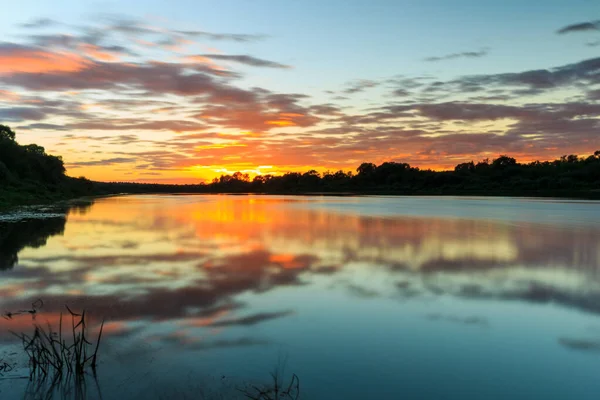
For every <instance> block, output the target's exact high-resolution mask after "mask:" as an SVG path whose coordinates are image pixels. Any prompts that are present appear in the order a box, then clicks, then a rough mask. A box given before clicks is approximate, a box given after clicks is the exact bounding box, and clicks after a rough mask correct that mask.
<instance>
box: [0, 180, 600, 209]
mask: <svg viewBox="0 0 600 400" xmlns="http://www.w3.org/2000/svg"><path fill="white" fill-rule="evenodd" d="M166 186H168V187H169V188H170V189H172V188H173V186H174V185H166ZM185 189H187V190H185ZM0 194H2V191H0ZM131 195H230V196H248V195H255V196H315V197H318V196H326V197H327V196H332V197H335V196H338V197H361V196H366V197H369V196H390V197H403V196H404V197H419V196H424V197H465V198H468V197H490V198H493V197H514V198H539V199H550V198H556V199H565V200H567V199H571V200H596V201H600V190H589V191H577V192H574V191H527V192H517V191H501V190H498V191H487V192H483V191H455V190H446V191H442V190H438V191H433V190H432V191H419V192H416V191H413V192H403V191H389V190H373V191H343V192H342V191H340V192H335V191H327V192H312V191H306V192H302V191H287V192H208V191H190V190H189V188H184V190H173V191H161V190H158V191H156V190H155V191H131V192H118V193H101V194H100V193H99V194H89V195H86V196H75V197H67V196H60V195H59V196H56V197H40V198H35V197H31V196H27V195H25V197H24V196H19V195H18V194H16V195H15V196H14V197H13V199H15V200H18V201H13V202H9V201H6V198H3V199H2V200H3V201H2V202H0V213H9V212H14V211H18V210H19V208H20V207H36V206H40V207H42V206H50V205H58V204H65V203H69V202H72V201H78V200H82V199H100V198H107V197H118V196H131Z"/></svg>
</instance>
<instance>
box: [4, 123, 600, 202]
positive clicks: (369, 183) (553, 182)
mask: <svg viewBox="0 0 600 400" xmlns="http://www.w3.org/2000/svg"><path fill="white" fill-rule="evenodd" d="M117 193H273V194H309V193H313V194H315V193H334V194H335V193H337V194H341V193H352V194H406V195H412V194H425V195H516V196H519V195H527V196H529V195H532V196H536V195H539V196H563V197H594V198H600V150H597V151H595V152H594V153H593V154H591V155H589V156H587V157H580V156H577V155H564V156H562V157H560V158H559V159H557V160H553V161H533V162H529V163H519V162H517V160H516V159H515V158H513V157H510V156H507V155H501V156H499V157H498V158H496V159H493V160H489V159H485V160H482V161H479V162H474V161H469V162H464V163H461V164H458V165H457V166H456V167H455V168H454V169H453V170H447V171H433V170H431V169H420V168H418V167H413V166H411V165H409V164H407V163H401V162H384V163H381V164H379V165H376V164H374V163H362V164H361V165H360V166H358V168H356V170H355V171H342V170H339V171H335V172H325V173H319V172H317V171H316V170H309V171H306V172H303V173H302V172H288V173H285V174H281V175H268V174H267V175H258V176H256V177H254V178H251V177H250V176H249V175H248V174H245V173H242V172H236V173H234V174H231V175H221V176H220V177H218V178H215V179H214V180H213V181H212V182H210V183H198V184H194V185H170V184H166V185H165V184H152V183H133V182H94V181H90V180H88V179H85V178H83V177H81V178H72V177H68V176H67V175H66V171H65V167H64V163H63V160H62V158H61V157H57V156H53V155H49V154H46V152H45V150H44V148H43V147H41V146H37V145H35V144H32V145H25V146H23V145H19V144H18V143H17V142H16V141H15V133H14V132H13V131H12V130H11V129H10V128H9V127H7V126H3V125H0V207H1V206H2V205H3V202H4V204H5V205H6V204H24V203H31V202H35V201H40V200H55V199H58V198H72V197H79V196H86V195H103V194H117Z"/></svg>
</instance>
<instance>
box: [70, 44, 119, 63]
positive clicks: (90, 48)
mask: <svg viewBox="0 0 600 400" xmlns="http://www.w3.org/2000/svg"><path fill="white" fill-rule="evenodd" d="M79 48H80V49H81V51H82V52H83V53H84V54H85V55H86V56H88V57H91V58H93V59H95V60H98V61H107V62H111V61H118V60H119V57H117V56H115V55H114V54H112V53H109V52H107V51H104V50H102V49H101V48H100V47H98V46H95V45H93V44H89V43H84V44H82V45H81V46H79Z"/></svg>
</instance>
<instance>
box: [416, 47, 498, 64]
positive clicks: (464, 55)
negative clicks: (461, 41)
mask: <svg viewBox="0 0 600 400" xmlns="http://www.w3.org/2000/svg"><path fill="white" fill-rule="evenodd" d="M488 52H489V50H488V49H482V50H479V51H463V52H460V53H452V54H446V55H444V56H439V57H427V58H424V59H423V60H424V61H427V62H437V61H444V60H456V59H457V58H481V57H484V56H487V55H488Z"/></svg>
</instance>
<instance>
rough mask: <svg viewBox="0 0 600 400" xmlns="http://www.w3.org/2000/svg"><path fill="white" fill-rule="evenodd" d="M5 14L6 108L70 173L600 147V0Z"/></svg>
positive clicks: (77, 6)
mask: <svg viewBox="0 0 600 400" xmlns="http://www.w3.org/2000/svg"><path fill="white" fill-rule="evenodd" d="M5 1H6V0H4V1H3V3H4V2H5ZM2 14H3V17H4V18H3V24H2V25H0V124H4V125H9V126H10V127H12V128H13V130H15V131H16V132H17V140H18V141H19V142H20V143H22V144H28V143H37V144H39V145H42V146H44V147H45V148H46V151H47V152H49V153H51V154H57V155H61V156H62V157H63V159H64V161H65V165H66V167H67V173H68V174H69V175H71V176H85V177H87V178H90V179H93V180H103V181H138V182H165V183H166V182H171V183H197V182H202V181H210V180H211V179H213V178H214V177H216V176H219V175H221V174H225V173H233V172H235V171H241V172H244V173H249V174H250V175H251V176H254V175H257V174H267V173H274V174H280V173H284V172H288V171H306V170H309V169H316V170H317V171H319V172H324V171H327V170H329V171H336V170H340V169H342V170H345V171H348V170H355V169H356V167H357V166H358V165H360V164H361V163H362V162H374V163H377V164H379V163H381V162H384V161H396V162H407V163H409V164H411V165H412V166H416V167H419V168H424V169H426V168H431V169H436V170H440V169H447V168H453V167H454V165H456V164H458V163H461V162H466V161H470V160H474V161H478V160H481V159H485V158H492V159H493V158H495V157H497V156H499V155H501V154H509V155H511V156H513V157H515V158H517V160H518V161H521V162H527V161H532V160H536V159H541V160H542V159H543V160H546V159H554V158H557V157H560V156H561V155H563V154H578V155H589V154H591V153H593V152H594V151H595V150H598V149H600V141H599V140H598V137H599V133H600V120H599V119H598V118H599V116H600V2H598V1H597V0H546V1H527V2H523V1H522V0H520V1H516V0H504V1H492V0H486V1H482V0H455V1H452V2H449V1H446V0H420V1H401V0H379V1H357V0H344V1H339V0H328V1H322V0H321V1H313V0H305V1H297V0H285V1H275V0H271V1H266V0H237V1H232V0H221V1H219V2H212V1H203V0H189V1H188V0H178V1H177V0H171V1H161V0H144V1H138V0H130V1H127V2H123V1H87V0H86V1H82V0H55V1H47V0H20V1H19V2H7V1H6V4H2Z"/></svg>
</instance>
